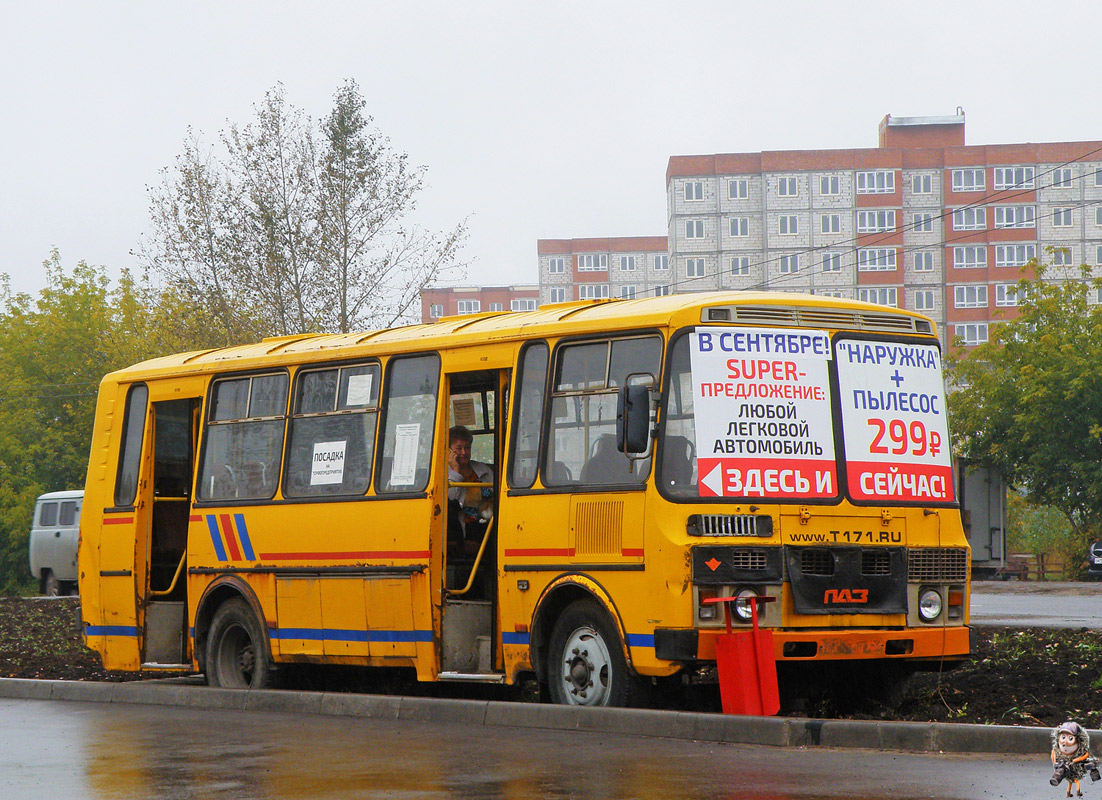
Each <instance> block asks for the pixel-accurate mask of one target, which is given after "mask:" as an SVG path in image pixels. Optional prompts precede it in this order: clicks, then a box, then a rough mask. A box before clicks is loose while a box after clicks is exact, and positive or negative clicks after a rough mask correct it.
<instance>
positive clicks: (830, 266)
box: [823, 253, 842, 272]
mask: <svg viewBox="0 0 1102 800" xmlns="http://www.w3.org/2000/svg"><path fill="white" fill-rule="evenodd" d="M841 271H842V254H841V253H823V272H841Z"/></svg>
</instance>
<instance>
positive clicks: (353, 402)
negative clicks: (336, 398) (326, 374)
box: [344, 372, 372, 406]
mask: <svg viewBox="0 0 1102 800" xmlns="http://www.w3.org/2000/svg"><path fill="white" fill-rule="evenodd" d="M371 378H372V375H371V373H370V372H368V373H366V374H364V375H349V376H348V394H347V395H346V396H345V398H344V402H345V404H346V405H349V406H366V405H370V404H371Z"/></svg>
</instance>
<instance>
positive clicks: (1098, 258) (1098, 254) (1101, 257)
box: [1094, 245, 1102, 264]
mask: <svg viewBox="0 0 1102 800" xmlns="http://www.w3.org/2000/svg"><path fill="white" fill-rule="evenodd" d="M1094 263H1095V264H1102V245H1098V247H1097V248H1096V249H1095V251H1094Z"/></svg>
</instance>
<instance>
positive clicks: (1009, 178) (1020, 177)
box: [995, 167, 1033, 191]
mask: <svg viewBox="0 0 1102 800" xmlns="http://www.w3.org/2000/svg"><path fill="white" fill-rule="evenodd" d="M1032 188H1033V167H995V191H999V190H1000V189H1032Z"/></svg>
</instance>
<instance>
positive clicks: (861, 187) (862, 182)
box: [857, 169, 895, 194]
mask: <svg viewBox="0 0 1102 800" xmlns="http://www.w3.org/2000/svg"><path fill="white" fill-rule="evenodd" d="M857 194H895V170H890V169H878V170H875V171H873V172H858V173H857Z"/></svg>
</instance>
